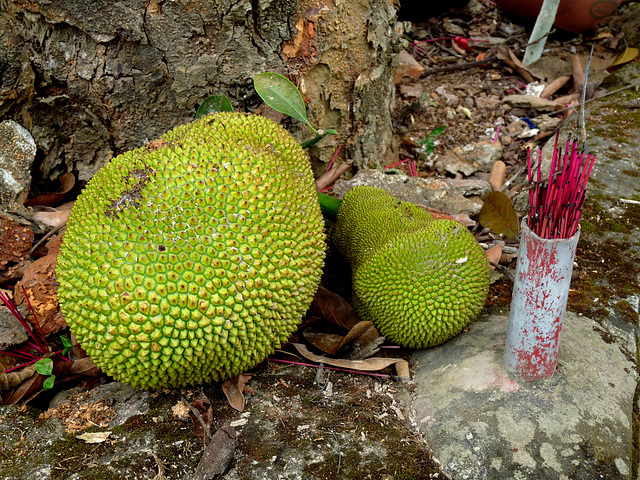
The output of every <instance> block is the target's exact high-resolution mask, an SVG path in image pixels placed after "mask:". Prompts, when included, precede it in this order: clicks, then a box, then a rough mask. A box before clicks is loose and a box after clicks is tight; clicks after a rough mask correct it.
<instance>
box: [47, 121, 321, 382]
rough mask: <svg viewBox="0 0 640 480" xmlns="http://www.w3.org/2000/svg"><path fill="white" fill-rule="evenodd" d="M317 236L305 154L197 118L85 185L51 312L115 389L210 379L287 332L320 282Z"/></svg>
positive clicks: (265, 136) (282, 141)
mask: <svg viewBox="0 0 640 480" xmlns="http://www.w3.org/2000/svg"><path fill="white" fill-rule="evenodd" d="M323 229H324V224H323V220H322V215H321V213H320V207H319V204H318V198H317V194H316V191H315V184H314V179H313V175H312V171H311V167H310V165H309V162H308V160H307V157H306V155H305V153H304V152H303V150H302V149H301V147H300V146H299V145H298V143H297V142H296V141H295V140H294V139H293V138H292V137H291V136H290V135H289V134H288V133H287V132H286V131H285V130H284V129H283V128H282V127H280V126H278V125H276V124H275V123H273V122H271V121H269V120H267V119H265V118H263V117H259V116H251V115H243V114H237V113H220V114H214V115H210V116H206V117H203V118H202V119H200V120H198V121H196V122H193V123H191V124H187V125H183V126H180V127H177V128H175V129H174V130H172V131H170V132H168V133H166V134H165V135H163V136H162V137H161V138H160V140H157V141H155V142H152V143H150V144H149V145H147V146H146V147H143V148H139V149H137V150H133V151H130V152H127V153H125V154H122V155H120V156H118V157H116V158H115V159H113V160H112V161H111V162H110V163H108V164H107V165H106V166H105V167H104V168H102V169H101V170H100V171H99V172H98V173H97V174H96V175H95V176H94V178H93V179H92V180H91V181H90V182H89V184H88V185H87V187H86V189H85V190H84V191H83V192H82V194H81V195H80V196H79V198H78V200H77V201H76V203H75V205H74V207H73V210H72V212H71V217H70V220H69V223H68V226H67V230H66V232H65V237H64V242H63V244H62V247H61V249H60V253H59V255H58V264H57V268H56V274H57V276H58V281H59V284H60V286H59V289H58V298H59V301H60V305H61V309H62V312H63V314H64V315H65V318H66V319H67V322H68V323H69V326H70V328H71V331H72V332H73V333H74V334H75V335H76V337H77V339H78V341H79V343H80V344H81V346H82V347H83V348H84V349H85V350H86V351H87V353H88V354H89V355H90V356H91V358H92V359H93V361H94V362H95V363H96V365H98V366H99V367H100V368H101V369H102V370H103V371H105V372H106V373H107V374H109V375H111V376H113V377H115V378H116V379H117V380H120V381H123V382H125V383H129V384H132V385H134V386H140V387H144V388H160V387H179V386H187V385H195V384H200V383H206V382H210V381H221V380H224V379H226V378H229V377H232V376H234V375H236V374H239V373H241V372H243V371H245V370H246V369H248V368H251V367H252V366H254V365H256V364H257V363H260V362H261V361H263V360H264V359H265V358H266V357H267V356H268V355H269V354H270V353H272V352H273V350H274V349H275V348H277V347H279V346H280V345H281V344H282V343H283V342H285V341H286V340H287V339H288V337H289V336H290V334H291V333H292V332H294V331H295V330H296V329H297V327H298V325H299V322H300V320H301V318H302V316H303V315H304V313H305V311H306V310H307V308H308V306H309V305H310V303H311V300H312V299H313V296H314V294H315V291H316V289H317V286H318V284H319V281H320V275H321V269H322V265H323V260H324V252H325V239H324V231H323Z"/></svg>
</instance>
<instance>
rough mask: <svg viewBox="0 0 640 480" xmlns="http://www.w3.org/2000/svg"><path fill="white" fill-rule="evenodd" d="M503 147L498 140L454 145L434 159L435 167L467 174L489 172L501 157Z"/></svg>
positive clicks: (441, 170) (443, 170) (442, 170)
mask: <svg viewBox="0 0 640 480" xmlns="http://www.w3.org/2000/svg"><path fill="white" fill-rule="evenodd" d="M503 151H504V148H503V147H502V144H501V143H500V142H493V141H491V140H482V141H479V142H477V143H473V144H468V145H465V146H464V147H456V148H453V149H452V150H450V151H448V152H447V153H445V154H444V155H443V156H441V157H439V158H438V159H437V160H436V163H435V167H436V168H437V169H438V171H440V172H443V173H444V172H448V173H452V174H454V175H455V174H456V173H458V172H460V173H462V174H464V175H466V176H469V175H472V174H474V173H476V172H490V171H491V167H492V166H493V164H494V163H495V162H497V161H498V160H500V159H501V158H502V153H503Z"/></svg>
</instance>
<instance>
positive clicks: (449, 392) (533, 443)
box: [414, 313, 637, 480]
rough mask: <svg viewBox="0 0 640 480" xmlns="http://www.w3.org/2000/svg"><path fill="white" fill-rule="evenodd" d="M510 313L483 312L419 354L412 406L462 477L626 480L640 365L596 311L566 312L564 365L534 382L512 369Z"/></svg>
mask: <svg viewBox="0 0 640 480" xmlns="http://www.w3.org/2000/svg"><path fill="white" fill-rule="evenodd" d="M507 324H508V315H506V316H505V315H490V314H485V315H483V316H482V317H481V318H479V319H478V320H477V321H475V322H474V323H472V324H471V325H470V328H469V331H468V332H466V333H463V334H462V335H459V336H458V337H456V338H454V339H452V340H451V341H449V342H447V343H446V344H445V345H442V346H441V347H438V348H434V349H429V350H423V351H419V352H416V353H415V354H414V358H415V360H417V361H418V366H417V368H416V373H415V383H416V397H415V399H414V409H415V411H416V418H417V420H418V423H419V426H420V428H421V430H422V431H423V432H424V433H425V434H426V436H427V439H428V441H429V443H430V445H431V447H432V449H433V453H434V456H435V457H436V458H437V459H438V460H439V461H440V462H441V463H442V465H443V467H444V469H445V470H447V471H448V472H449V473H450V474H451V475H452V477H453V478H454V479H455V480H462V479H474V480H482V479H491V480H501V479H510V480H511V479H516V480H517V479H530V478H535V479H553V480H569V479H571V480H581V479H584V480H594V479H600V478H603V479H608V480H614V479H625V480H626V479H628V478H630V475H631V470H632V467H631V461H632V460H631V444H632V433H631V432H632V404H633V396H634V390H635V388H636V383H637V378H636V377H637V374H636V370H635V366H634V364H633V363H631V361H629V359H627V357H626V356H624V355H623V354H622V353H621V352H620V349H619V348H618V347H617V346H616V345H615V344H608V343H606V342H605V341H604V340H603V339H602V337H601V336H600V335H599V334H598V333H597V331H596V330H595V328H594V327H595V326H596V324H595V322H593V321H592V320H591V319H589V318H586V317H582V316H577V315H575V314H573V313H567V315H566V317H565V325H564V329H563V332H562V338H561V343H560V352H559V358H560V359H559V363H558V367H559V368H558V371H557V373H556V374H554V375H553V376H552V377H551V378H549V379H546V380H543V381H540V382H537V383H534V384H528V383H526V382H521V381H517V380H516V379H515V378H513V377H511V376H509V374H508V373H507V371H506V369H505V367H504V361H503V356H504V348H505V339H506V330H507Z"/></svg>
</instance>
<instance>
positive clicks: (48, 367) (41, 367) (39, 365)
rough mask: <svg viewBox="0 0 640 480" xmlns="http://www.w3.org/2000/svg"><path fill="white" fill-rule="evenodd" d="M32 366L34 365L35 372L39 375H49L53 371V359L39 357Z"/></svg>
mask: <svg viewBox="0 0 640 480" xmlns="http://www.w3.org/2000/svg"><path fill="white" fill-rule="evenodd" d="M34 366H35V367H36V372H38V373H39V374H40V375H51V374H52V373H53V360H51V359H50V358H41V359H40V360H38V361H37V362H36V363H35V364H34Z"/></svg>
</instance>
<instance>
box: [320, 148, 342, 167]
mask: <svg viewBox="0 0 640 480" xmlns="http://www.w3.org/2000/svg"><path fill="white" fill-rule="evenodd" d="M340 150H342V144H340V145H338V149H337V150H336V153H334V154H333V157H332V158H331V161H330V162H329V166H328V167H327V170H326V171H325V172H324V173H327V172H328V171H329V170H331V167H333V162H335V161H336V158H338V154H339V153H340Z"/></svg>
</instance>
